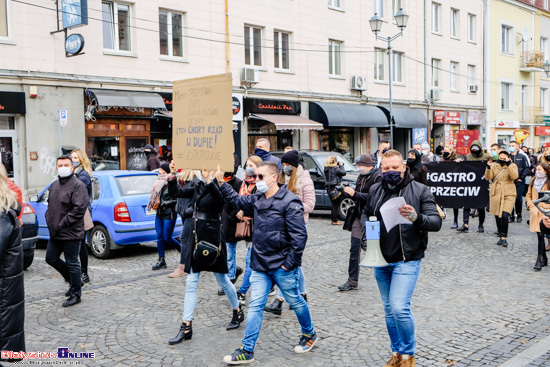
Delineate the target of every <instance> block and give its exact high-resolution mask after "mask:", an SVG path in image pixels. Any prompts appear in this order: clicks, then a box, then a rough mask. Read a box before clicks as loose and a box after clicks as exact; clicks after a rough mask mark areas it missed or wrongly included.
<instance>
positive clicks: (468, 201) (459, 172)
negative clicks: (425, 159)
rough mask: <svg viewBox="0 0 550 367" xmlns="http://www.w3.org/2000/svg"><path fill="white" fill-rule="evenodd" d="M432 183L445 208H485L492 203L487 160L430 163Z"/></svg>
mask: <svg viewBox="0 0 550 367" xmlns="http://www.w3.org/2000/svg"><path fill="white" fill-rule="evenodd" d="M425 166H426V168H427V169H428V186H429V187H430V190H431V192H432V194H433V196H434V197H435V201H436V202H437V203H438V204H439V205H441V206H443V207H445V208H485V207H486V206H487V205H488V204H489V183H488V182H487V180H485V168H486V167H487V162H479V161H477V162H460V163H456V162H439V163H437V162H434V163H427V164H426V165H425Z"/></svg>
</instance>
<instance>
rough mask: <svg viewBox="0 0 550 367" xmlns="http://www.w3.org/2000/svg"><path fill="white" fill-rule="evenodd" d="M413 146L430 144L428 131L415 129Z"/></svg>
mask: <svg viewBox="0 0 550 367" xmlns="http://www.w3.org/2000/svg"><path fill="white" fill-rule="evenodd" d="M412 134H413V144H423V143H427V142H428V129H424V128H413V129H412Z"/></svg>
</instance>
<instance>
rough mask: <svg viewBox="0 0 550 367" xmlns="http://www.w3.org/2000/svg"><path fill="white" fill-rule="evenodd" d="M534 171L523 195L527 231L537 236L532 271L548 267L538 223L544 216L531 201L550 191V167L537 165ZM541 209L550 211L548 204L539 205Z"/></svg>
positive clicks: (544, 164) (543, 164) (542, 235)
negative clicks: (535, 257)
mask: <svg viewBox="0 0 550 367" xmlns="http://www.w3.org/2000/svg"><path fill="white" fill-rule="evenodd" d="M536 167H537V168H536V169H535V178H534V179H533V180H531V183H530V184H529V189H528V190H527V195H525V201H526V202H527V209H529V217H530V218H529V230H530V231H531V232H535V233H536V234H537V241H538V246H537V248H538V254H537V261H536V262H535V266H534V267H533V269H535V270H540V269H541V268H542V267H543V266H547V265H548V257H547V256H546V249H545V243H544V242H545V241H544V233H542V231H541V228H540V221H541V220H542V218H543V217H544V216H545V215H544V214H543V213H542V212H541V211H540V210H538V208H537V207H536V206H535V204H533V200H537V199H538V198H539V194H540V193H541V192H544V191H548V190H550V165H548V164H546V163H539V164H538V165H537V166H536ZM538 205H539V206H540V207H541V208H542V209H546V210H548V209H550V204H547V203H544V202H542V203H539V204H538Z"/></svg>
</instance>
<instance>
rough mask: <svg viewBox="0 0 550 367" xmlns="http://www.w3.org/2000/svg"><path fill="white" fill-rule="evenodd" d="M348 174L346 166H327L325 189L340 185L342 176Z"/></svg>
mask: <svg viewBox="0 0 550 367" xmlns="http://www.w3.org/2000/svg"><path fill="white" fill-rule="evenodd" d="M345 175H346V170H345V168H344V166H341V165H339V164H337V165H336V166H334V167H326V166H325V189H327V190H328V191H330V190H332V189H333V188H334V187H335V186H338V185H340V183H341V182H342V177H343V176H345Z"/></svg>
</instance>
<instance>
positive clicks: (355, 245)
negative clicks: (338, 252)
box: [348, 236, 361, 281]
mask: <svg viewBox="0 0 550 367" xmlns="http://www.w3.org/2000/svg"><path fill="white" fill-rule="evenodd" d="M360 261H361V239H360V238H356V237H353V236H352V237H351V247H350V249H349V267H348V275H349V278H350V279H353V280H355V281H357V280H359V262H360Z"/></svg>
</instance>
